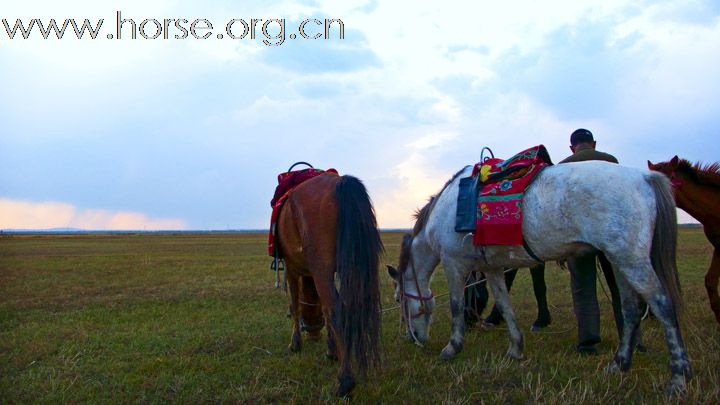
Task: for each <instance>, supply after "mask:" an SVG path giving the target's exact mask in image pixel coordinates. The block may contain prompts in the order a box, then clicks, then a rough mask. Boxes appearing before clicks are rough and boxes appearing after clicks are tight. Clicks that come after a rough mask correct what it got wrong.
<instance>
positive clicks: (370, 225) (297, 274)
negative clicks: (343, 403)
mask: <svg viewBox="0 0 720 405" xmlns="http://www.w3.org/2000/svg"><path fill="white" fill-rule="evenodd" d="M278 241H279V245H280V250H281V252H282V256H283V257H284V258H285V264H286V268H287V281H288V285H289V287H290V296H291V301H290V312H291V315H292V320H293V332H292V338H291V340H290V345H289V350H290V351H292V352H296V351H298V350H300V346H301V336H300V331H301V327H300V320H299V316H300V311H301V302H300V295H301V291H302V294H303V296H304V298H306V299H309V300H310V302H308V303H310V304H312V303H313V302H312V299H311V298H310V296H311V295H312V293H313V292H315V293H317V298H319V301H320V304H321V308H322V314H323V316H324V318H325V325H326V326H327V329H328V351H329V352H328V356H329V357H331V358H337V359H338V360H339V362H340V369H339V371H338V381H337V391H336V393H337V395H339V396H345V395H347V394H349V393H350V391H352V389H353V388H354V386H355V378H354V376H353V365H354V368H355V371H357V372H359V373H360V374H361V375H362V376H365V375H366V372H367V369H368V368H369V366H374V365H378V364H379V362H380V356H379V349H378V343H379V337H380V289H379V285H378V263H379V260H380V254H381V253H382V252H383V245H382V242H381V240H380V234H379V232H378V229H377V222H376V220H375V213H374V210H373V207H372V203H371V202H370V198H369V197H368V194H367V191H366V190H365V186H363V184H362V183H361V182H360V180H358V179H357V178H355V177H352V176H338V175H337V174H336V173H331V172H326V173H323V174H321V175H318V176H317V177H313V178H311V179H309V180H307V181H305V182H303V183H302V184H300V185H299V186H298V187H297V188H295V189H294V190H293V191H291V192H290V194H289V195H288V199H287V202H286V203H285V205H284V206H283V208H282V211H281V212H280V216H279V218H278ZM335 273H337V276H336V274H335ZM336 279H337V282H338V287H339V291H338V288H336ZM312 281H314V287H315V288H314V289H312V288H310V287H309V285H308V284H307V283H308V282H312ZM305 309H309V308H305V307H304V306H303V312H304V310H305Z"/></svg>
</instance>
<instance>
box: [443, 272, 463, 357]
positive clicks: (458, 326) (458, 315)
mask: <svg viewBox="0 0 720 405" xmlns="http://www.w3.org/2000/svg"><path fill="white" fill-rule="evenodd" d="M443 266H444V267H445V275H446V276H447V280H448V290H449V293H450V313H451V315H452V326H451V327H450V341H449V342H448V344H447V345H446V346H445V347H444V348H443V349H442V352H440V358H441V359H442V360H450V359H452V358H453V357H455V356H456V355H457V354H458V353H460V352H461V351H462V349H463V345H464V341H465V319H464V315H463V313H464V302H463V297H464V290H465V272H464V271H463V267H462V265H461V264H459V263H454V262H450V261H447V260H446V261H444V262H443Z"/></svg>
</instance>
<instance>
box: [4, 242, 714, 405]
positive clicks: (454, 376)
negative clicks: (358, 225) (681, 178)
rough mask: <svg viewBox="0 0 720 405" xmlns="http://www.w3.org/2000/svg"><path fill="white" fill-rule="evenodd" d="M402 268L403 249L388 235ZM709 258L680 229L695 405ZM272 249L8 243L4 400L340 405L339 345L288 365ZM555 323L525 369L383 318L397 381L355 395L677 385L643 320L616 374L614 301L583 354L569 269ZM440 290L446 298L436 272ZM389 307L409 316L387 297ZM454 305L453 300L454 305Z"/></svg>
mask: <svg viewBox="0 0 720 405" xmlns="http://www.w3.org/2000/svg"><path fill="white" fill-rule="evenodd" d="M383 238H384V240H385V242H386V248H387V251H388V255H387V258H386V259H387V260H388V261H389V262H394V261H396V258H397V253H398V248H399V246H398V244H399V242H400V235H399V234H393V233H386V234H384V235H383ZM710 251H711V250H710V245H709V244H708V243H707V241H706V240H705V238H704V236H703V235H702V232H701V230H698V229H681V231H680V246H679V253H678V258H679V268H680V272H681V281H682V285H683V289H684V297H685V301H686V314H685V315H686V316H685V321H684V325H683V332H684V338H685V341H686V344H687V346H688V352H689V355H690V357H691V361H692V364H693V367H694V371H695V378H694V379H693V380H691V381H690V384H689V387H688V393H687V396H686V397H685V399H684V402H688V403H712V404H716V403H718V399H719V398H720V388H719V385H720V382H719V381H720V372H719V371H718V370H720V343H719V342H720V328H718V325H717V324H715V322H714V318H713V317H712V315H711V314H710V311H709V307H708V303H707V297H706V295H705V290H704V287H703V276H704V274H705V270H706V269H707V266H708V265H709V258H710ZM268 264H269V258H268V257H267V256H266V255H265V235H248V234H137V235H73V236H58V235H54V236H48V235H45V236H2V237H1V238H0V402H3V403H27V402H168V401H172V402H183V403H197V402H283V403H284V402H298V403H307V402H318V401H329V402H336V401H337V400H336V399H335V398H334V397H333V396H332V392H333V391H332V389H333V381H334V376H335V372H336V366H335V364H334V363H332V362H330V361H328V360H325V357H324V352H325V347H324V342H308V341H304V346H303V350H302V352H300V353H298V354H289V353H288V352H287V350H286V345H287V343H288V342H289V338H290V330H289V327H290V325H289V321H288V320H287V319H286V317H285V313H286V308H287V298H286V297H285V296H284V294H283V293H282V292H279V291H277V290H274V289H273V288H272V284H273V281H274V276H273V273H271V272H269V271H268V269H267V268H268ZM547 282H548V291H549V294H548V300H549V303H550V306H551V311H552V315H553V324H552V325H551V326H550V327H549V328H548V329H546V330H545V331H544V332H541V333H529V332H528V333H526V334H525V338H526V345H525V347H526V351H525V355H526V360H524V361H520V362H518V361H511V360H509V359H507V358H505V357H504V356H503V354H504V353H505V350H506V349H507V346H508V339H507V335H506V331H505V330H503V329H502V328H498V329H495V330H491V331H484V330H479V329H473V330H469V331H468V332H467V334H466V344H465V351H464V352H463V353H461V354H460V355H459V356H458V358H457V359H455V360H453V361H452V362H443V361H441V360H439V358H438V354H439V352H440V350H441V349H442V347H443V346H444V345H445V344H446V343H447V339H448V333H449V321H450V314H449V309H448V308H447V307H446V306H440V307H439V308H438V309H437V310H436V312H435V313H436V318H435V322H434V324H433V330H432V333H431V336H430V341H429V342H428V344H427V345H426V346H425V347H424V348H418V347H415V346H413V345H411V344H410V343H408V342H407V341H406V340H405V339H404V338H403V337H402V336H401V334H400V333H399V326H398V315H397V313H396V312H394V311H389V312H387V313H385V314H384V318H383V327H384V330H383V337H382V344H383V353H384V358H383V361H384V363H383V367H382V368H381V369H380V370H376V371H375V372H373V373H372V374H371V376H370V377H369V379H368V381H366V382H364V383H362V384H360V385H359V386H358V388H357V389H356V391H355V395H354V397H355V400H356V401H360V402H363V403H364V402H370V403H376V402H391V403H392V402H407V403H411V402H416V403H429V402H432V403H479V402H489V403H496V402H503V403H505V402H510V403H526V402H547V403H578V402H582V403H608V402H628V401H630V402H639V403H656V402H664V401H668V400H669V401H675V400H676V398H667V397H665V396H664V394H663V388H664V385H665V382H666V381H667V379H668V377H669V369H668V357H667V350H666V348H665V343H664V338H663V332H662V330H661V329H660V327H659V325H658V324H657V322H656V321H655V320H652V319H651V320H648V321H644V322H643V333H644V337H645V342H646V344H647V345H648V347H649V350H648V352H647V353H644V354H638V355H636V356H635V361H634V365H633V369H632V370H631V371H630V372H628V373H625V374H621V375H613V376H606V375H604V374H603V372H602V369H603V367H604V366H605V365H606V364H607V362H609V361H610V359H611V357H612V352H613V349H614V347H615V345H616V343H617V337H616V336H614V334H615V332H614V326H613V324H612V314H611V310H610V305H609V301H608V299H607V298H606V296H605V295H604V294H603V293H602V292H601V291H600V292H599V298H600V305H601V309H602V312H603V319H602V324H603V332H602V333H603V335H602V337H603V342H602V343H601V344H600V345H599V347H598V348H599V350H600V351H601V354H600V355H599V356H595V357H580V356H578V355H577V354H575V353H574V352H573V351H572V347H573V344H574V342H575V334H576V330H575V320H574V317H573V314H572V303H571V299H570V293H569V276H568V274H567V272H566V271H563V270H560V269H558V268H556V267H555V266H554V265H549V266H548V271H547ZM433 289H434V290H435V291H436V292H443V291H446V290H447V289H446V288H445V277H444V274H443V273H442V269H438V270H437V271H436V277H435V278H434V280H433ZM511 296H512V300H513V304H514V307H515V309H516V312H517V314H518V318H519V321H520V323H521V325H522V327H523V329H524V330H528V329H529V326H530V324H531V323H532V321H533V320H534V316H535V303H534V298H533V297H532V289H531V287H530V277H529V276H528V275H527V274H526V273H521V274H520V275H519V276H518V278H517V279H516V285H515V286H514V287H513V292H512V294H511ZM383 299H384V306H385V308H391V307H392V306H393V305H394V302H392V295H391V293H390V283H389V281H386V282H385V283H384V285H383ZM439 301H440V302H442V301H443V299H440V300H439Z"/></svg>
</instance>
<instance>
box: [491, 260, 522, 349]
mask: <svg viewBox="0 0 720 405" xmlns="http://www.w3.org/2000/svg"><path fill="white" fill-rule="evenodd" d="M485 276H486V277H487V279H488V282H489V283H490V287H491V288H492V292H493V296H494V297H495V305H497V307H498V308H499V309H500V312H501V313H502V316H503V318H505V323H507V326H508V333H509V335H510V347H509V348H508V351H507V355H508V356H509V357H511V358H513V359H517V360H520V359H522V358H523V346H524V343H523V335H522V332H521V331H520V328H519V327H518V324H517V320H516V319H515V313H514V312H513V310H512V307H511V306H510V297H509V295H508V290H507V287H506V286H505V278H504V277H503V275H502V271H487V272H485Z"/></svg>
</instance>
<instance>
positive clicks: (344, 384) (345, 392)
mask: <svg viewBox="0 0 720 405" xmlns="http://www.w3.org/2000/svg"><path fill="white" fill-rule="evenodd" d="M353 388H355V379H354V378H353V377H351V376H345V377H340V378H338V385H337V390H336V391H335V395H337V396H338V397H347V396H349V395H350V392H352V390H353Z"/></svg>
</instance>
